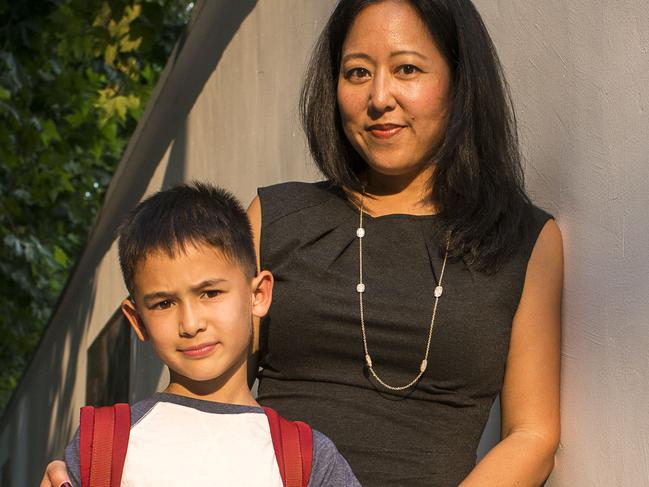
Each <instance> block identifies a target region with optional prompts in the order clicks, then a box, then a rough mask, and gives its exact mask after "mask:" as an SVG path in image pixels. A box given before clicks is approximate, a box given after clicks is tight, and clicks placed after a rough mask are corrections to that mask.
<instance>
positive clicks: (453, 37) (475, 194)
mask: <svg viewBox="0 0 649 487" xmlns="http://www.w3.org/2000/svg"><path fill="white" fill-rule="evenodd" d="M381 1H383V0H341V1H340V2H339V3H338V5H337V7H336V8H335V10H334V11H333V13H332V15H331V17H330V18H329V21H328V23H327V25H326V26H325V28H324V30H323V32H322V34H321V35H320V38H319V39H318V41H317V43H316V45H315V48H314V51H313V54H312V57H311V60H310V63H309V66H308V68H307V72H306V77H305V81H304V85H303V87H302V95H301V99H300V113H301V118H302V124H303V127H304V130H305V133H306V136H307V141H308V144H309V149H310V151H311V154H312V156H313V159H314V160H315V162H316V164H317V166H318V168H319V169H320V171H321V172H322V173H323V174H324V175H325V177H327V178H328V179H330V180H331V181H332V182H333V183H334V184H336V185H338V186H340V187H343V188H348V189H351V190H354V191H357V192H360V191H362V185H361V181H360V177H359V176H360V173H361V172H362V171H363V170H364V168H365V167H366V164H365V161H364V160H363V159H362V158H361V156H360V155H359V154H358V152H356V150H355V149H354V148H353V147H352V145H351V144H350V142H349V141H348V140H347V137H346V136H345V133H344V131H343V127H342V122H341V118H340V114H339V110H338V102H337V98H336V88H337V83H338V73H339V70H340V62H341V51H342V45H343V42H344V40H345V37H346V35H347V32H348V30H349V28H350V26H351V24H352V22H353V20H354V19H355V18H356V16H357V15H358V13H359V12H360V11H361V10H362V9H363V8H365V7H366V6H368V5H370V4H373V3H380V2H381ZM404 1H408V3H410V4H411V5H412V6H413V7H415V9H416V10H417V11H418V12H419V14H420V16H421V18H422V20H423V21H424V23H425V24H426V26H427V27H428V29H429V31H430V33H431V34H432V36H433V39H434V40H435V42H436V44H437V47H438V48H439V50H440V52H441V53H442V55H443V56H444V57H445V58H446V60H447V62H448V64H449V66H450V68H451V72H452V80H453V81H452V83H453V86H452V99H451V107H450V110H449V118H448V123H447V130H446V134H445V136H444V139H443V141H442V144H441V146H440V148H439V150H438V152H437V154H436V155H435V156H434V158H433V161H431V163H434V164H436V170H435V172H434V179H433V180H431V181H430V198H431V202H432V203H433V204H434V205H435V207H436V209H437V212H438V218H439V221H440V222H441V224H442V226H443V230H444V231H445V232H446V233H447V234H449V235H450V245H449V256H451V257H452V258H455V259H464V260H465V261H466V262H467V264H468V265H469V266H470V267H471V268H473V269H476V270H479V271H483V272H495V271H497V270H498V269H499V268H500V267H501V266H502V264H503V263H504V262H505V261H506V260H507V259H508V258H509V257H510V256H511V255H513V254H514V253H515V252H516V250H517V249H518V248H519V247H520V245H521V243H522V241H523V239H524V238H525V237H526V236H527V230H528V229H529V222H530V218H529V212H530V208H531V204H530V201H529V198H528V197H527V195H526V194H525V191H524V180H523V170H522V167H521V157H520V152H519V146H518V136H517V131H516V119H515V115H514V110H513V107H512V103H511V97H510V94H509V89H508V86H507V83H506V81H505V78H504V75H503V71H502V67H501V64H500V61H499V59H498V55H497V53H496V49H495V47H494V45H493V42H492V41H491V38H490V36H489V33H488V32H487V29H486V27H485V25H484V23H483V21H482V18H481V17H480V14H479V13H478V11H477V10H476V8H475V6H474V5H473V3H472V2H471V1H470V0H404ZM445 243H446V242H442V245H443V246H444V247H445ZM440 250H441V249H440Z"/></svg>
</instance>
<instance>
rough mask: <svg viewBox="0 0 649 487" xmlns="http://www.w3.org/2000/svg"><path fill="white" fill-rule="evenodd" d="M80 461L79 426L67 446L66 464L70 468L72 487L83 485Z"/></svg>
mask: <svg viewBox="0 0 649 487" xmlns="http://www.w3.org/2000/svg"><path fill="white" fill-rule="evenodd" d="M79 463H80V461H79V429H78V428H77V432H76V433H75V434H74V437H73V438H72V441H71V442H70V444H69V445H68V446H66V447H65V466H66V467H67V469H68V475H69V476H70V480H71V481H72V487H81V474H80V470H81V467H80V466H79Z"/></svg>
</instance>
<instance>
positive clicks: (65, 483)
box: [59, 482, 72, 487]
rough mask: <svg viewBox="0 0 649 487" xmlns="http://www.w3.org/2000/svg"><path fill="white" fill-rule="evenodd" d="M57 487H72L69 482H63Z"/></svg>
mask: <svg viewBox="0 0 649 487" xmlns="http://www.w3.org/2000/svg"><path fill="white" fill-rule="evenodd" d="M59 487H72V484H71V483H70V482H63V483H62V484H61V485H60V486H59Z"/></svg>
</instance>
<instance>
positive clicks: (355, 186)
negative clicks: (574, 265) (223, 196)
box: [42, 0, 563, 487]
mask: <svg viewBox="0 0 649 487" xmlns="http://www.w3.org/2000/svg"><path fill="white" fill-rule="evenodd" d="M301 107H302V113H303V121H304V126H305V129H306V133H307V138H308V141H309V146H310V149H311V152H312V154H313V157H314V160H315V162H316V164H317V165H318V167H319V168H320V170H321V171H322V172H323V174H324V175H325V177H326V178H327V179H328V181H327V182H325V183H319V184H303V183H289V184H283V185H277V186H271V187H268V188H261V189H260V190H259V197H258V198H257V199H255V201H253V203H252V204H251V207H250V209H249V215H250V218H251V221H252V223H253V228H254V230H255V233H256V236H257V244H258V252H259V258H260V265H261V267H262V268H264V269H269V270H271V271H272V272H273V273H274V275H275V279H276V288H275V295H274V300H273V305H272V309H271V313H270V315H269V316H270V317H269V319H268V321H267V322H265V323H264V324H263V326H262V327H261V353H260V364H261V366H262V372H261V373H260V385H259V400H260V402H262V403H264V404H267V405H269V406H272V407H274V408H276V409H277V410H278V411H279V412H280V413H282V414H284V415H285V416H287V417H289V418H301V419H304V420H306V421H308V422H310V423H311V424H313V425H314V427H316V428H318V429H320V430H322V431H323V432H325V433H326V434H327V435H329V436H330V437H331V438H332V439H333V440H334V442H335V443H336V444H337V446H338V448H339V449H340V450H341V452H342V453H343V454H344V455H345V456H346V457H347V459H348V460H349V462H350V464H351V466H352V468H353V470H354V472H355V473H356V475H357V476H358V478H359V480H360V481H361V483H362V484H363V485H366V486H387V485H408V486H418V485H422V486H423V485H427V486H430V485H434V486H449V487H450V486H456V485H458V484H459V485H461V486H462V487H471V486H496V485H498V486H508V485H512V486H513V485H517V486H533V485H541V484H542V483H543V481H544V480H545V478H547V476H548V475H549V473H550V471H551V469H552V466H553V456H554V452H555V450H556V448H557V445H558V440H559V361H560V350H559V348H560V301H561V282H562V265H563V264H562V248H561V236H560V233H559V230H558V227H557V226H556V224H555V223H554V221H553V220H552V219H551V217H550V216H549V215H547V214H546V213H544V212H542V211H541V210H539V209H537V208H535V207H534V206H533V205H532V204H531V203H530V202H529V199H528V198H527V196H526V195H525V193H524V190H523V184H522V170H521V167H520V158H519V152H518V146H517V141H516V128H515V126H514V117H513V112H512V110H511V108H510V105H509V97H508V95H507V91H506V88H505V84H504V80H503V78H502V74H501V70H500V64H499V61H498V59H497V56H496V53H495V49H494V47H493V45H492V43H491V40H490V38H489V35H488V33H487V32H486V29H485V27H484V25H483V23H482V20H481V19H480V16H479V14H478V12H477V11H476V10H475V8H474V6H473V5H472V3H471V2H470V1H469V0H411V1H405V0H402V1H399V0H375V1H371V0H342V1H341V2H340V3H339V4H338V6H337V7H336V9H335V11H334V12H333V14H332V16H331V18H330V20H329V23H328V24H327V26H326V27H325V30H324V32H323V33H322V35H321V37H320V39H319V41H318V43H317V45H316V48H315V51H314V55H313V58H312V60H311V63H310V67H309V70H308V72H307V78H306V82H305V86H304V89H303V96H302V104H301ZM499 393H500V395H501V410H502V441H501V442H500V443H498V445H497V446H496V447H494V448H493V449H492V450H491V452H489V454H488V455H486V457H485V458H483V459H482V460H481V461H480V462H479V463H478V464H477V465H475V455H476V447H477V445H478V441H479V438H480V435H481V432H482V430H483V428H484V425H485V423H486V420H487V417H488V414H489V410H490V407H491V405H492V402H493V400H494V398H495V397H496V396H497V395H498V394H499ZM60 468H61V467H60V464H53V465H51V466H50V470H49V473H50V475H60V473H61V471H60ZM46 476H47V475H46ZM51 478H54V477H51ZM56 479H57V480H58V483H56V484H54V483H53V485H58V484H59V483H60V482H61V481H62V480H63V479H64V477H56ZM42 485H50V484H49V483H48V481H47V480H44V482H43V484H42Z"/></svg>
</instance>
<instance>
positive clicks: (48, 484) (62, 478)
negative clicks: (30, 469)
mask: <svg viewBox="0 0 649 487" xmlns="http://www.w3.org/2000/svg"><path fill="white" fill-rule="evenodd" d="M66 482H67V483H68V484H69V487H72V482H71V481H70V477H69V476H68V469H67V468H65V463H64V462H62V461H61V460H55V461H53V462H51V463H50V464H49V465H48V466H47V469H46V470H45V475H43V480H41V485H40V487H68V485H65V483H66Z"/></svg>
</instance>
